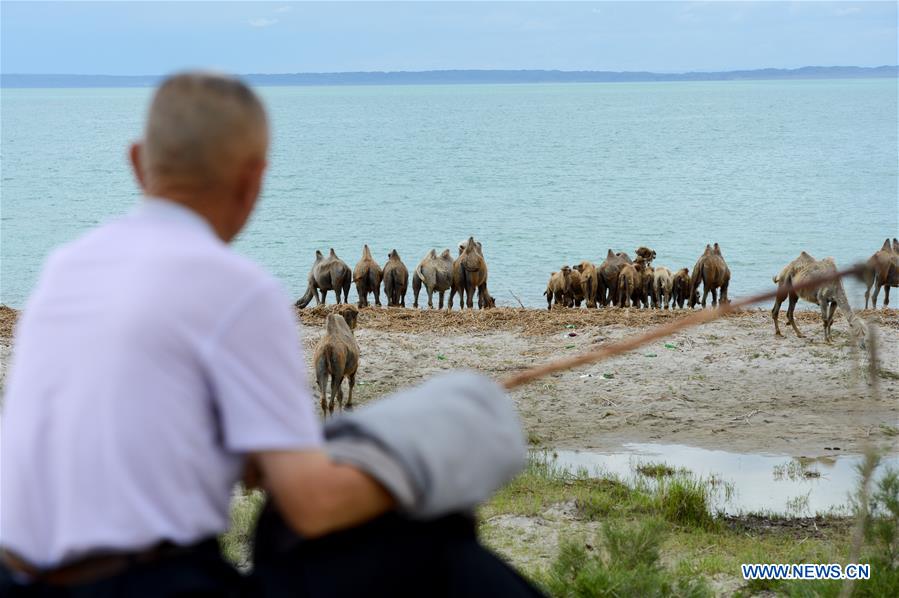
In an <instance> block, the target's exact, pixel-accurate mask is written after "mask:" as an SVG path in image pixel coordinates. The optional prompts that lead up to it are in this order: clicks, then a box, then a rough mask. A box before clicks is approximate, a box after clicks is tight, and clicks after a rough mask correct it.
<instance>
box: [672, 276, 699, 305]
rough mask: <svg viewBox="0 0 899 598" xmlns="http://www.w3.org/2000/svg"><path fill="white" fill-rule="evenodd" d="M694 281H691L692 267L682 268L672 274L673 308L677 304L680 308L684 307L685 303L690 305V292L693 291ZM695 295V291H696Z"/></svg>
mask: <svg viewBox="0 0 899 598" xmlns="http://www.w3.org/2000/svg"><path fill="white" fill-rule="evenodd" d="M692 289H693V287H692V283H691V282H690V269H689V268H681V269H680V270H678V271H677V272H675V273H674V274H672V276H671V309H674V306H675V304H676V305H677V307H678V308H679V309H683V308H684V303H686V304H687V305H690V294H691V292H692ZM694 295H695V293H694Z"/></svg>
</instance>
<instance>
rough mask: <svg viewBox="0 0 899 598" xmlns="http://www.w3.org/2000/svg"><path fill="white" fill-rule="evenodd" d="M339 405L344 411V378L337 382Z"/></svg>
mask: <svg viewBox="0 0 899 598" xmlns="http://www.w3.org/2000/svg"><path fill="white" fill-rule="evenodd" d="M337 406H338V407H339V408H340V410H341V411H343V378H341V379H340V382H338V383H337Z"/></svg>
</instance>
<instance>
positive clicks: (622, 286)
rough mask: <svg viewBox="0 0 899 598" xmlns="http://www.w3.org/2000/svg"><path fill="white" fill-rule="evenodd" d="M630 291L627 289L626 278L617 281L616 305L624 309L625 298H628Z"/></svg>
mask: <svg viewBox="0 0 899 598" xmlns="http://www.w3.org/2000/svg"><path fill="white" fill-rule="evenodd" d="M630 295H631V291H630V288H629V287H628V283H627V278H625V279H623V280H619V281H618V305H619V307H624V301H625V298H627V297H630Z"/></svg>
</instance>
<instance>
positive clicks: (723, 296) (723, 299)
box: [721, 280, 730, 303]
mask: <svg viewBox="0 0 899 598" xmlns="http://www.w3.org/2000/svg"><path fill="white" fill-rule="evenodd" d="M729 286H730V281H729V280H728V281H727V282H725V283H724V284H723V285H721V303H730V299H728V297H727V287H729Z"/></svg>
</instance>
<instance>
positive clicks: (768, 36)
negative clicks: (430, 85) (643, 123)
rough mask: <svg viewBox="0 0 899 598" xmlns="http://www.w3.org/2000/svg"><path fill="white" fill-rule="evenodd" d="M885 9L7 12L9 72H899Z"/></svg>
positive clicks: (233, 6) (372, 7) (111, 8)
mask: <svg viewBox="0 0 899 598" xmlns="http://www.w3.org/2000/svg"><path fill="white" fill-rule="evenodd" d="M897 62H899V59H897V4H896V3H895V2H892V1H887V2H637V1H631V2H533V3H524V2H490V3H488V2H416V3H411V2H392V3H388V2H327V3H325V2H313V3H290V2H275V3H272V2H177V3H175V2H126V1H121V2H53V3H45V2H7V1H3V2H2V3H0V72H3V73H40V74H51V73H52V74H106V75H160V74H165V73H169V72H172V71H176V70H180V69H184V68H192V67H204V68H214V69H219V70H224V71H229V72H234V73H240V74H250V73H296V72H342V71H400V70H411V71H421V70H432V69H560V70H612V71H623V70H627V71H642V70H646V71H655V72H684V71H718V70H736V69H754V68H765V67H777V68H797V67H800V66H832V65H840V66H850V65H852V66H879V65H884V64H896V63H897Z"/></svg>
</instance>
